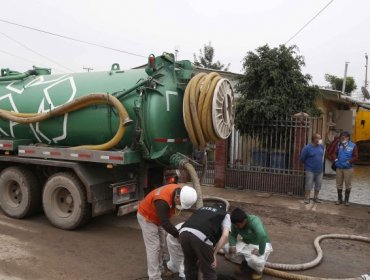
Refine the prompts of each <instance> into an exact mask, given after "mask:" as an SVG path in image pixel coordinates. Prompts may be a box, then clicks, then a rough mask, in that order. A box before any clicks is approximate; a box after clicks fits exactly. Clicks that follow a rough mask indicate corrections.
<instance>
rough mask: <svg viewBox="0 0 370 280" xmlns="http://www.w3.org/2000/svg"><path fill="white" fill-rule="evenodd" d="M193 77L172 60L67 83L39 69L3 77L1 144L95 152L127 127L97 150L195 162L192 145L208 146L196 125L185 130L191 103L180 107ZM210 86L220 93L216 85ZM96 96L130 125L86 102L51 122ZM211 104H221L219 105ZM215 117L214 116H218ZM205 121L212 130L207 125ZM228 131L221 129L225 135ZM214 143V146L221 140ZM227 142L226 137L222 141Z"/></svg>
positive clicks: (185, 64) (77, 76)
mask: <svg viewBox="0 0 370 280" xmlns="http://www.w3.org/2000/svg"><path fill="white" fill-rule="evenodd" d="M192 76H193V67H192V65H191V63H190V62H189V61H176V62H175V60H174V57H173V55H171V54H167V53H164V54H163V55H162V56H159V57H155V56H154V55H150V56H149V58H148V65H147V67H146V68H141V69H140V68H139V69H132V70H127V71H126V70H125V71H123V70H121V69H120V67H119V65H118V64H113V65H112V68H111V70H110V71H105V72H86V73H72V74H63V75H50V71H49V70H48V69H42V68H35V69H33V70H30V71H27V72H25V73H18V72H14V71H11V70H9V69H2V72H1V77H0V111H1V112H0V113H1V114H5V117H4V115H0V117H1V119H0V137H1V138H2V139H31V140H32V141H33V142H34V143H35V144H36V143H43V144H46V145H50V146H55V147H73V146H80V145H90V146H83V147H82V148H88V149H89V148H91V149H95V148H96V147H97V146H91V145H99V144H102V143H105V142H107V141H109V140H110V139H112V138H113V137H114V136H115V134H116V133H117V130H119V129H120V127H121V126H122V127H124V135H123V136H122V137H119V139H118V140H117V141H116V142H115V143H114V145H110V146H109V147H107V146H103V147H100V146H98V147H99V148H96V149H119V150H122V149H133V150H138V149H139V150H140V151H141V153H142V155H143V157H144V158H147V159H150V160H158V161H160V162H161V163H163V164H169V163H170V156H171V155H173V154H175V153H181V154H187V155H188V154H190V153H191V150H192V143H191V142H193V144H195V145H201V146H204V141H203V142H201V143H200V144H199V143H197V139H196V137H197V136H196V135H194V133H195V134H196V131H197V129H198V128H197V127H196V126H195V127H194V128H193V127H192V123H191V122H192V121H191V120H190V121H189V120H188V122H187V123H186V118H187V116H186V113H187V114H188V115H189V114H190V115H192V113H191V111H189V110H190V109H191V108H190V107H191V106H192V105H193V104H192V103H191V102H192V101H194V100H192V99H191V98H190V99H189V98H188V101H189V104H190V105H189V106H188V107H186V106H185V103H184V102H183V100H184V94H185V89H186V85H187V84H188V82H189V80H190V79H191V78H192ZM198 80H199V79H198ZM198 82H199V81H198ZM217 85H218V86H219V83H218V84H217ZM211 86H213V90H215V87H216V83H213V85H211ZM188 91H190V88H189V90H188ZM94 94H98V95H99V96H100V98H101V99H102V95H105V96H106V99H107V101H109V100H112V99H113V98H114V99H117V100H118V101H119V102H120V103H122V105H123V106H124V108H125V110H126V111H127V116H126V118H125V119H123V120H122V117H121V116H120V115H119V113H118V111H117V108H115V107H113V106H111V104H110V105H107V104H102V103H103V102H102V101H101V100H100V101H98V102H89V101H84V104H86V107H85V106H75V105H73V106H71V107H73V108H75V109H76V108H77V107H78V109H76V110H74V111H66V112H65V113H63V114H60V113H59V114H58V115H53V114H52V112H54V111H57V110H61V108H63V106H66V105H67V106H68V105H69V104H71V103H73V102H74V101H78V100H80V99H81V98H82V99H83V98H85V97H86V98H88V97H89V96H93V95H94ZM185 95H186V94H185ZM104 98H105V97H103V99H104ZM230 98H231V99H230ZM230 98H229V99H230V100H229V103H230V102H233V100H232V99H233V96H232V97H230ZM197 99H198V97H197ZM204 102H212V100H206V101H204ZM213 102H214V103H215V102H216V103H217V100H216V101H213ZM221 103H222V104H221V105H220V108H219V109H220V110H221V115H222V116H221V119H222V120H223V118H224V116H225V113H224V112H223V111H225V110H227V108H226V109H225V108H224V107H225V105H224V103H225V102H224V100H223V99H222V100H221ZM230 104H231V103H230ZM216 107H217V104H216ZM183 108H184V112H183ZM4 112H5V113H4ZM35 113H38V115H44V116H45V120H43V121H37V122H34V121H30V120H29V119H30V118H31V117H34V116H36V114H35ZM9 114H11V116H12V117H14V118H16V117H20V116H21V117H22V118H23V119H22V122H23V120H25V123H20V121H18V119H15V120H14V119H9V117H8V115H9ZM48 114H50V116H48ZM209 114H211V112H209ZM213 114H217V110H214V112H213ZM188 117H189V116H188ZM120 118H121V119H120ZM207 121H208V122H209V123H211V122H212V120H210V118H208V120H207ZM193 122H194V121H193ZM196 122H197V123H198V120H196ZM213 122H214V123H213V124H211V126H212V127H213V126H214V125H216V126H217V124H215V120H213ZM223 122H224V121H223ZM227 122H229V125H228V127H227V129H226V130H227V131H226V134H227V136H228V135H229V134H230V127H231V126H232V120H229V119H228V120H227ZM189 129H190V132H189ZM193 130H195V132H194V133H193V132H192V131H193ZM211 130H212V129H211ZM223 130H224V125H222V127H221V134H222V131H223ZM213 131H214V130H213ZM188 132H189V134H188ZM208 134H209V133H208ZM211 134H212V133H211ZM216 134H217V135H219V134H220V133H216ZM217 135H215V136H214V137H213V138H217V137H219V136H220V135H219V136H217ZM189 136H190V137H189ZM227 136H226V137H227ZM210 137H211V136H210ZM226 137H225V135H221V138H223V139H225V138H226ZM211 138H212V137H211ZM202 139H203V138H202ZM215 140H217V139H215ZM194 142H196V143H194Z"/></svg>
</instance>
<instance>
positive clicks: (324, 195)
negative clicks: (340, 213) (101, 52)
mask: <svg viewBox="0 0 370 280" xmlns="http://www.w3.org/2000/svg"><path fill="white" fill-rule="evenodd" d="M319 197H320V199H322V200H326V201H336V200H337V198H338V196H337V188H336V184H335V175H330V176H324V179H323V182H322V187H321V191H320V196H319ZM349 201H350V203H357V204H365V205H370V166H368V165H356V166H355V167H354V170H353V179H352V190H351V195H350V199H349Z"/></svg>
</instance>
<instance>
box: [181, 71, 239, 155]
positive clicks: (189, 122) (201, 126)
mask: <svg viewBox="0 0 370 280" xmlns="http://www.w3.org/2000/svg"><path fill="white" fill-rule="evenodd" d="M183 114H184V115H183V117H184V123H185V127H186V130H187V132H188V134H189V137H190V140H191V142H192V143H193V145H194V146H198V147H200V148H201V149H204V148H205V147H206V144H207V143H209V142H216V141H219V140H224V139H227V137H229V135H230V134H231V131H232V128H233V125H234V118H235V114H234V91H233V89H232V86H231V84H230V82H229V81H228V80H227V79H223V78H221V76H220V75H219V74H218V73H215V72H212V73H209V74H205V73H199V74H197V75H196V76H194V77H193V78H192V79H191V80H190V82H189V83H188V85H187V87H186V90H185V95H184V103H183Z"/></svg>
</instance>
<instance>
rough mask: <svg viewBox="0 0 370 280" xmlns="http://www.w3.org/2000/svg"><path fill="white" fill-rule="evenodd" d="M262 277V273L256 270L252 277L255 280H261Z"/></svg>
mask: <svg viewBox="0 0 370 280" xmlns="http://www.w3.org/2000/svg"><path fill="white" fill-rule="evenodd" d="M261 278H262V273H261V274H259V273H257V272H255V271H254V272H253V273H252V279H253V280H259V279H261Z"/></svg>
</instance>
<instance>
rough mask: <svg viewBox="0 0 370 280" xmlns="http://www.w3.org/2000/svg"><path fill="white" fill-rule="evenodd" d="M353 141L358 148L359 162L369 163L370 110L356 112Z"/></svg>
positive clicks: (362, 109)
mask: <svg viewBox="0 0 370 280" xmlns="http://www.w3.org/2000/svg"><path fill="white" fill-rule="evenodd" d="M353 141H354V142H355V143H356V144H357V146H358V152H359V161H360V162H370V110H367V109H366V108H362V107H359V108H358V110H357V114H356V119H355V128H354V133H353Z"/></svg>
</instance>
